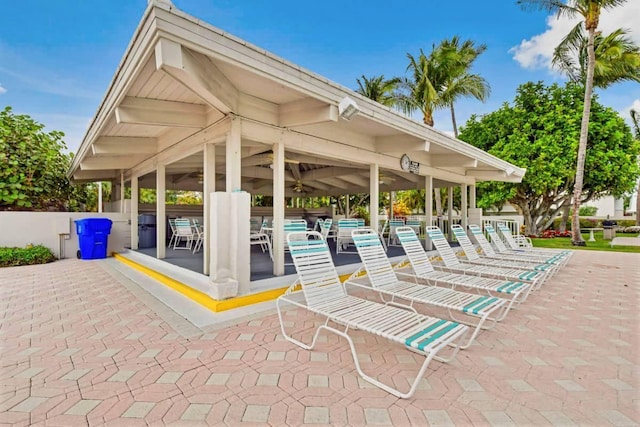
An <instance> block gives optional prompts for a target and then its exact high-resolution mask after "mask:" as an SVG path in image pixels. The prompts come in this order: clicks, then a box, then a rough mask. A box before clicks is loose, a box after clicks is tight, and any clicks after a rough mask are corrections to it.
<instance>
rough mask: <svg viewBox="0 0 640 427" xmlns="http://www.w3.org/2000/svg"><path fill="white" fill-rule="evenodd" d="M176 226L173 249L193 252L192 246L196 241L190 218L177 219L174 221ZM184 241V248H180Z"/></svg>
mask: <svg viewBox="0 0 640 427" xmlns="http://www.w3.org/2000/svg"><path fill="white" fill-rule="evenodd" d="M174 224H175V226H176V237H175V239H174V240H173V249H188V250H192V247H191V246H192V244H193V241H194V239H195V236H194V234H193V228H192V227H191V220H189V218H176V219H175V221H174ZM183 240H184V242H185V243H184V246H180V242H182V241H183Z"/></svg>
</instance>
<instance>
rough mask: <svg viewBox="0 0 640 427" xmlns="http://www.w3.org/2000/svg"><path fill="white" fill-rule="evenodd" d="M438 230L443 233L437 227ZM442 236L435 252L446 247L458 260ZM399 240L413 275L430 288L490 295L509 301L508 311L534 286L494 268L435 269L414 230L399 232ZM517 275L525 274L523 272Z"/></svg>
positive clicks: (461, 266)
mask: <svg viewBox="0 0 640 427" xmlns="http://www.w3.org/2000/svg"><path fill="white" fill-rule="evenodd" d="M435 228H436V229H437V230H438V231H440V229H439V228H438V227H435ZM427 232H428V233H431V234H433V231H429V230H427ZM440 236H441V238H442V242H437V243H434V245H436V248H437V247H438V246H442V245H443V244H444V245H445V247H446V248H449V252H450V254H451V255H452V256H453V257H454V258H455V254H453V250H451V247H450V246H449V243H448V242H447V241H446V239H445V238H444V236H443V235H442V233H441V232H440ZM398 237H399V238H400V244H401V245H402V248H403V249H404V252H405V254H406V255H407V260H408V261H409V264H410V265H411V270H412V274H413V275H415V276H416V277H417V278H419V279H421V280H424V281H425V282H427V283H429V284H433V285H446V286H450V287H452V288H454V289H457V288H458V287H460V286H461V287H463V288H465V289H473V290H474V291H476V292H480V293H484V294H487V295H491V296H500V297H501V298H504V299H508V300H510V304H509V306H508V307H507V310H510V309H511V308H512V307H513V305H514V304H515V305H519V304H520V303H522V302H524V301H525V300H526V299H527V296H529V292H530V291H531V288H532V287H533V286H534V282H532V281H529V280H523V279H520V278H519V277H518V276H515V275H511V274H506V273H508V272H509V270H498V269H496V268H495V267H489V268H486V267H484V266H477V265H471V264H461V263H458V264H456V265H457V267H455V266H454V267H447V266H444V267H443V266H439V265H433V264H431V261H429V256H428V255H427V253H426V252H425V251H424V248H423V247H422V244H421V243H420V240H419V239H418V236H416V234H415V232H414V231H413V229H411V228H408V227H406V228H400V229H398ZM456 261H457V259H456ZM516 272H517V273H522V271H516ZM496 273H498V274H496ZM505 314H506V313H505Z"/></svg>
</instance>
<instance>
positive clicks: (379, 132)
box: [69, 0, 525, 294]
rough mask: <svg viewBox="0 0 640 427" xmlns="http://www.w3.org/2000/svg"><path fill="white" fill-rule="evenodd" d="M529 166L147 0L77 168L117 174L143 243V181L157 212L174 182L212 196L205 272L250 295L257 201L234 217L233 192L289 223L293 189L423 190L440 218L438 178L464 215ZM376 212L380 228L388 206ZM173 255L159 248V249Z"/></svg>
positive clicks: (90, 178) (109, 176) (296, 192)
mask: <svg viewBox="0 0 640 427" xmlns="http://www.w3.org/2000/svg"><path fill="white" fill-rule="evenodd" d="M524 173H525V170H524V169H522V168H519V167H516V166H514V165H512V164H510V163H508V162H505V161H503V160H500V159H498V158H496V157H494V156H492V155H490V154H488V153H486V152H484V151H482V150H480V149H478V148H475V147H473V146H471V145H469V144H467V143H465V142H462V141H460V140H458V139H455V138H453V137H451V136H449V135H447V134H445V133H443V132H440V131H438V130H436V129H433V128H431V127H428V126H425V125H424V124H422V123H419V122H417V121H415V120H413V119H411V118H409V117H406V116H404V115H402V114H400V113H398V112H396V111H393V110H391V109H389V108H387V107H385V106H382V105H380V104H378V103H376V102H374V101H372V100H370V99H367V98H365V97H363V96H361V95H359V94H357V93H355V92H354V91H352V90H350V89H348V88H346V87H343V86H340V85H338V84H336V83H334V82H331V81H329V80H327V79H326V78H324V77H322V76H320V75H317V74H314V73H313V72H311V71H309V70H306V69H304V68H301V67H299V66H297V65H295V64H293V63H291V62H288V61H287V60H285V59H283V58H280V57H278V56H276V55H273V54H272V53H270V52H267V51H265V50H264V49H261V48H259V47H257V46H254V45H252V44H250V43H248V42H246V41H244V40H241V39H239V38H237V37H235V36H233V35H231V34H228V33H226V32H224V31H222V30H220V29H218V28H216V27H214V26H212V25H210V24H208V23H205V22H202V21H200V20H198V19H197V18H195V17H192V16H190V15H188V14H186V13H184V12H182V11H180V10H177V9H176V8H175V6H173V4H172V3H171V2H170V1H169V0H150V1H149V4H148V7H147V9H146V11H145V13H144V16H143V17H142V20H141V21H140V24H139V25H138V27H137V29H136V31H135V34H134V35H133V37H132V39H131V42H130V43H129V45H128V47H127V49H126V52H125V54H124V56H123V58H122V60H121V62H120V64H119V66H118V69H117V70H116V72H115V75H114V77H113V79H112V81H111V83H110V85H109V88H108V89H107V91H106V94H105V96H104V98H103V100H102V102H101V104H100V105H99V108H98V110H97V112H96V114H95V116H94V117H93V119H92V121H91V123H90V126H89V128H88V130H87V132H86V134H85V136H84V139H83V141H82V144H81V145H80V148H79V149H78V152H77V154H76V156H75V158H74V160H73V164H72V165H71V168H70V170H69V177H70V178H71V179H72V180H73V181H75V182H96V181H111V182H112V184H113V187H112V188H113V190H112V192H113V194H112V198H113V200H115V201H116V203H114V204H113V205H112V209H114V210H119V211H120V212H130V214H131V247H132V249H137V245H138V226H137V225H138V223H137V221H138V213H139V211H138V206H139V203H138V201H139V200H138V190H139V188H155V189H156V190H157V204H156V206H155V211H156V214H157V217H158V218H165V217H166V215H167V214H168V211H167V209H171V208H170V207H168V206H167V205H166V203H165V202H166V200H165V190H197V191H202V192H203V194H204V195H209V196H205V197H204V205H203V212H202V216H203V219H204V230H205V237H204V245H203V253H204V256H203V269H202V271H203V273H204V274H205V275H209V277H210V280H211V283H212V284H216V283H222V281H223V280H224V279H225V277H226V276H230V277H231V278H232V279H235V280H237V281H238V282H239V290H238V293H239V294H246V293H249V292H250V290H251V289H250V283H249V280H248V276H247V273H246V271H245V270H246V265H247V264H246V263H248V255H247V254H248V253H249V238H248V236H249V226H250V224H249V221H248V220H247V221H246V222H244V219H245V218H248V217H249V215H250V210H251V207H250V204H249V203H247V200H248V197H247V198H245V197H240V196H238V197H237V199H238V201H237V206H236V207H234V208H233V209H236V210H234V211H233V212H236V213H238V212H239V214H237V215H236V214H234V213H230V212H229V211H228V209H229V208H228V207H227V206H226V203H228V202H229V201H230V200H232V199H233V197H234V194H246V193H248V194H262V195H270V196H272V197H273V211H272V217H273V220H274V223H275V224H283V223H284V218H285V215H286V213H285V197H291V196H300V195H301V194H303V195H304V196H305V197H310V196H320V195H341V194H353V193H369V194H370V203H371V206H378V197H379V196H378V195H379V192H381V191H395V190H406V189H425V190H426V197H425V206H426V209H425V210H426V212H427V214H426V220H427V223H430V221H431V211H432V202H431V194H432V192H433V190H434V188H443V187H447V188H449V191H450V192H452V190H453V188H454V187H456V186H459V187H460V188H461V190H462V205H463V209H462V221H463V224H466V222H467V221H468V220H469V218H471V219H473V220H474V221H478V220H480V218H481V215H482V212H481V210H480V209H476V205H475V185H476V183H477V182H479V181H487V180H493V181H508V182H520V181H521V179H522V177H523V176H524ZM382 177H384V179H383V178H382ZM127 186H130V188H131V199H130V205H129V204H128V203H125V187H127ZM239 192H240V193H239ZM243 192H246V193H243ZM216 194H222V195H224V194H226V195H227V196H228V197H227V198H226V199H225V198H219V199H216V197H217V196H215V195H216ZM450 194H452V193H450ZM221 197H223V196H221ZM451 199H452V198H451V197H449V200H451ZM216 200H217V201H216ZM225 200H226V201H225ZM234 206H235V205H234ZM225 209H227V211H226V212H227V213H226V214H225V215H222V214H221V212H222V211H223V210H225ZM449 212H451V209H449ZM370 214H371V223H372V224H377V223H378V212H377V209H372V210H371V212H370ZM238 221H241V222H240V223H237V222H238ZM225 230H226V231H227V232H228V230H232V232H233V233H235V234H234V235H233V238H232V239H228V237H229V236H228V235H227V236H226V238H223V235H224V232H225ZM156 233H157V241H158V242H164V241H165V240H166V237H167V236H166V233H167V231H166V228H165V227H163V226H159V227H157V229H156ZM284 239H285V236H284V230H283V229H282V227H279V228H278V227H275V228H274V231H273V248H274V262H273V273H274V275H276V276H278V275H282V274H283V273H284V259H285V258H284V245H283V242H284ZM165 251H166V248H165V245H163V244H158V245H157V249H156V257H157V258H158V259H162V258H164V257H165Z"/></svg>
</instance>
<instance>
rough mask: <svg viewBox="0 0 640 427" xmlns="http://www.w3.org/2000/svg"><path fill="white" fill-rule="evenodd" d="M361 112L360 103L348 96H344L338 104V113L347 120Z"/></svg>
mask: <svg viewBox="0 0 640 427" xmlns="http://www.w3.org/2000/svg"><path fill="white" fill-rule="evenodd" d="M359 112H360V109H359V108H358V104H356V102H355V101H354V100H353V99H351V98H349V97H348V96H345V97H344V98H342V101H340V103H339V104H338V114H339V115H340V117H342V118H343V119H345V120H351V119H352V118H353V117H354V116H355V115H356V114H358V113H359Z"/></svg>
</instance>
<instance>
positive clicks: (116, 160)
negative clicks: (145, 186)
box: [80, 154, 146, 171]
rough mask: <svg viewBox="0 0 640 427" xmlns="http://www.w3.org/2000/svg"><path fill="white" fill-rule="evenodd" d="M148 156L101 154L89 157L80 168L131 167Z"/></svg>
mask: <svg viewBox="0 0 640 427" xmlns="http://www.w3.org/2000/svg"><path fill="white" fill-rule="evenodd" d="M145 157H146V156H141V155H139V154H138V155H135V156H124V155H123V156H108V157H107V156H100V157H87V158H85V159H84V160H83V161H82V163H80V169H81V170H83V171H87V170H102V169H129V168H132V167H133V166H135V165H137V164H138V163H140V162H141V161H142V160H144V159H145Z"/></svg>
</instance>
